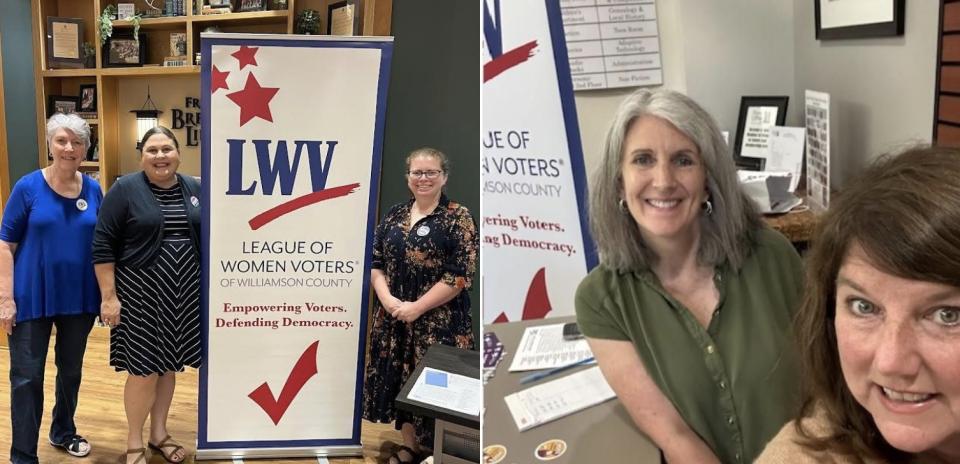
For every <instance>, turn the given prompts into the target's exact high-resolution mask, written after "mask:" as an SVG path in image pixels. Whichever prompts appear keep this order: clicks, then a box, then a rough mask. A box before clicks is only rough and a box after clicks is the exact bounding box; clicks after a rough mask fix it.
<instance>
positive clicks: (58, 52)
mask: <svg viewBox="0 0 960 464" xmlns="http://www.w3.org/2000/svg"><path fill="white" fill-rule="evenodd" d="M46 34H47V37H46V44H47V49H46V52H47V69H60V68H82V67H83V55H82V54H81V53H80V49H81V44H82V43H83V20H82V19H80V18H58V17H55V16H48V17H47V29H46Z"/></svg>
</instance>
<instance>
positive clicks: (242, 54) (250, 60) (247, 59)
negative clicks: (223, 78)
mask: <svg viewBox="0 0 960 464" xmlns="http://www.w3.org/2000/svg"><path fill="white" fill-rule="evenodd" d="M257 50H260V49H259V48H251V47H248V46H246V45H242V46H240V50H237V51H235V52H233V53H231V54H230V56H232V57H234V58H236V59H237V61H238V62H239V64H240V69H243V67H244V66H246V65H248V64H252V65H254V66H256V65H257V58H256V57H254V55H256V54H257Z"/></svg>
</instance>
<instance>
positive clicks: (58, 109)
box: [47, 95, 80, 118]
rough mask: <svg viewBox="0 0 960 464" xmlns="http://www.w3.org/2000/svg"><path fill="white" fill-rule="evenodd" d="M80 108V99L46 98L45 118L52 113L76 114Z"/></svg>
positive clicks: (66, 97) (62, 96) (68, 96)
mask: <svg viewBox="0 0 960 464" xmlns="http://www.w3.org/2000/svg"><path fill="white" fill-rule="evenodd" d="M79 108H80V99H79V98H78V97H76V96H74V95H49V96H47V117H48V118H49V117H50V116H53V114H54V113H63V114H70V113H76V112H77V111H79Z"/></svg>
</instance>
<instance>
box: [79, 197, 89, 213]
mask: <svg viewBox="0 0 960 464" xmlns="http://www.w3.org/2000/svg"><path fill="white" fill-rule="evenodd" d="M77 209H79V210H80V211H86V210H87V200H84V199H83V198H81V199H79V200H77Z"/></svg>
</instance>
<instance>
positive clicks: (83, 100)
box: [77, 84, 97, 113]
mask: <svg viewBox="0 0 960 464" xmlns="http://www.w3.org/2000/svg"><path fill="white" fill-rule="evenodd" d="M78 97H79V99H80V108H79V109H78V110H77V111H82V112H85V113H96V112H97V84H82V85H80V95H78Z"/></svg>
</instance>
